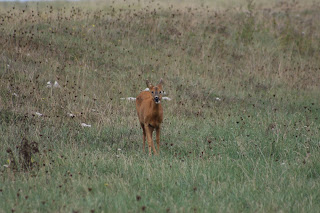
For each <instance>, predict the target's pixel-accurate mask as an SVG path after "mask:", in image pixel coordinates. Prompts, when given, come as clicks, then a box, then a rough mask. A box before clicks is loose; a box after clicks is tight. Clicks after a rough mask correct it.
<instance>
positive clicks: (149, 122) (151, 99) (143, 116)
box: [136, 79, 163, 155]
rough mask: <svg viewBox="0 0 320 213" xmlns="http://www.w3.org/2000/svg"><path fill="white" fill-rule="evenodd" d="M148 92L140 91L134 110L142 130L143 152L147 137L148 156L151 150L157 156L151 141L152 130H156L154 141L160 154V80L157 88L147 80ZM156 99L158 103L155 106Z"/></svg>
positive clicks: (161, 114)
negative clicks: (135, 109)
mask: <svg viewBox="0 0 320 213" xmlns="http://www.w3.org/2000/svg"><path fill="white" fill-rule="evenodd" d="M147 86H148V88H149V91H142V92H141V93H140V94H139V95H138V97H137V99H136V108H137V113H138V117H139V122H140V125H141V128H142V130H143V152H145V141H146V137H147V141H148V147H149V155H151V148H152V149H153V152H154V153H155V154H156V155H157V154H158V153H157V150H156V148H155V147H154V144H153V141H152V133H153V130H154V129H155V130H156V141H157V148H158V152H160V125H161V123H162V120H163V109H162V106H161V99H162V94H163V90H162V79H161V80H160V82H159V84H158V85H157V86H153V85H152V84H150V83H149V81H148V80H147ZM156 97H158V100H159V103H158V104H156V102H157V101H156V99H157V98H156Z"/></svg>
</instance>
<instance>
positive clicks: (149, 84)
mask: <svg viewBox="0 0 320 213" xmlns="http://www.w3.org/2000/svg"><path fill="white" fill-rule="evenodd" d="M146 83H147V87H148V88H149V89H151V88H152V87H153V85H152V84H151V83H150V82H149V80H148V79H147V80H146Z"/></svg>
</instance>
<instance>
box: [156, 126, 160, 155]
mask: <svg viewBox="0 0 320 213" xmlns="http://www.w3.org/2000/svg"><path fill="white" fill-rule="evenodd" d="M156 140H157V148H158V153H160V126H159V127H158V128H156Z"/></svg>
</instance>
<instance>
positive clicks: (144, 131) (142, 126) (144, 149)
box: [140, 123, 146, 153]
mask: <svg viewBox="0 0 320 213" xmlns="http://www.w3.org/2000/svg"><path fill="white" fill-rule="evenodd" d="M140 125H141V128H142V131H143V147H142V149H143V153H146V148H145V147H146V146H145V145H146V129H145V128H144V124H143V123H141V124H140Z"/></svg>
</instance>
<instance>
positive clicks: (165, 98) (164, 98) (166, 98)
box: [162, 97, 172, 101]
mask: <svg viewBox="0 0 320 213" xmlns="http://www.w3.org/2000/svg"><path fill="white" fill-rule="evenodd" d="M162 100H168V101H171V100H172V99H171V98H169V97H162Z"/></svg>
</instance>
